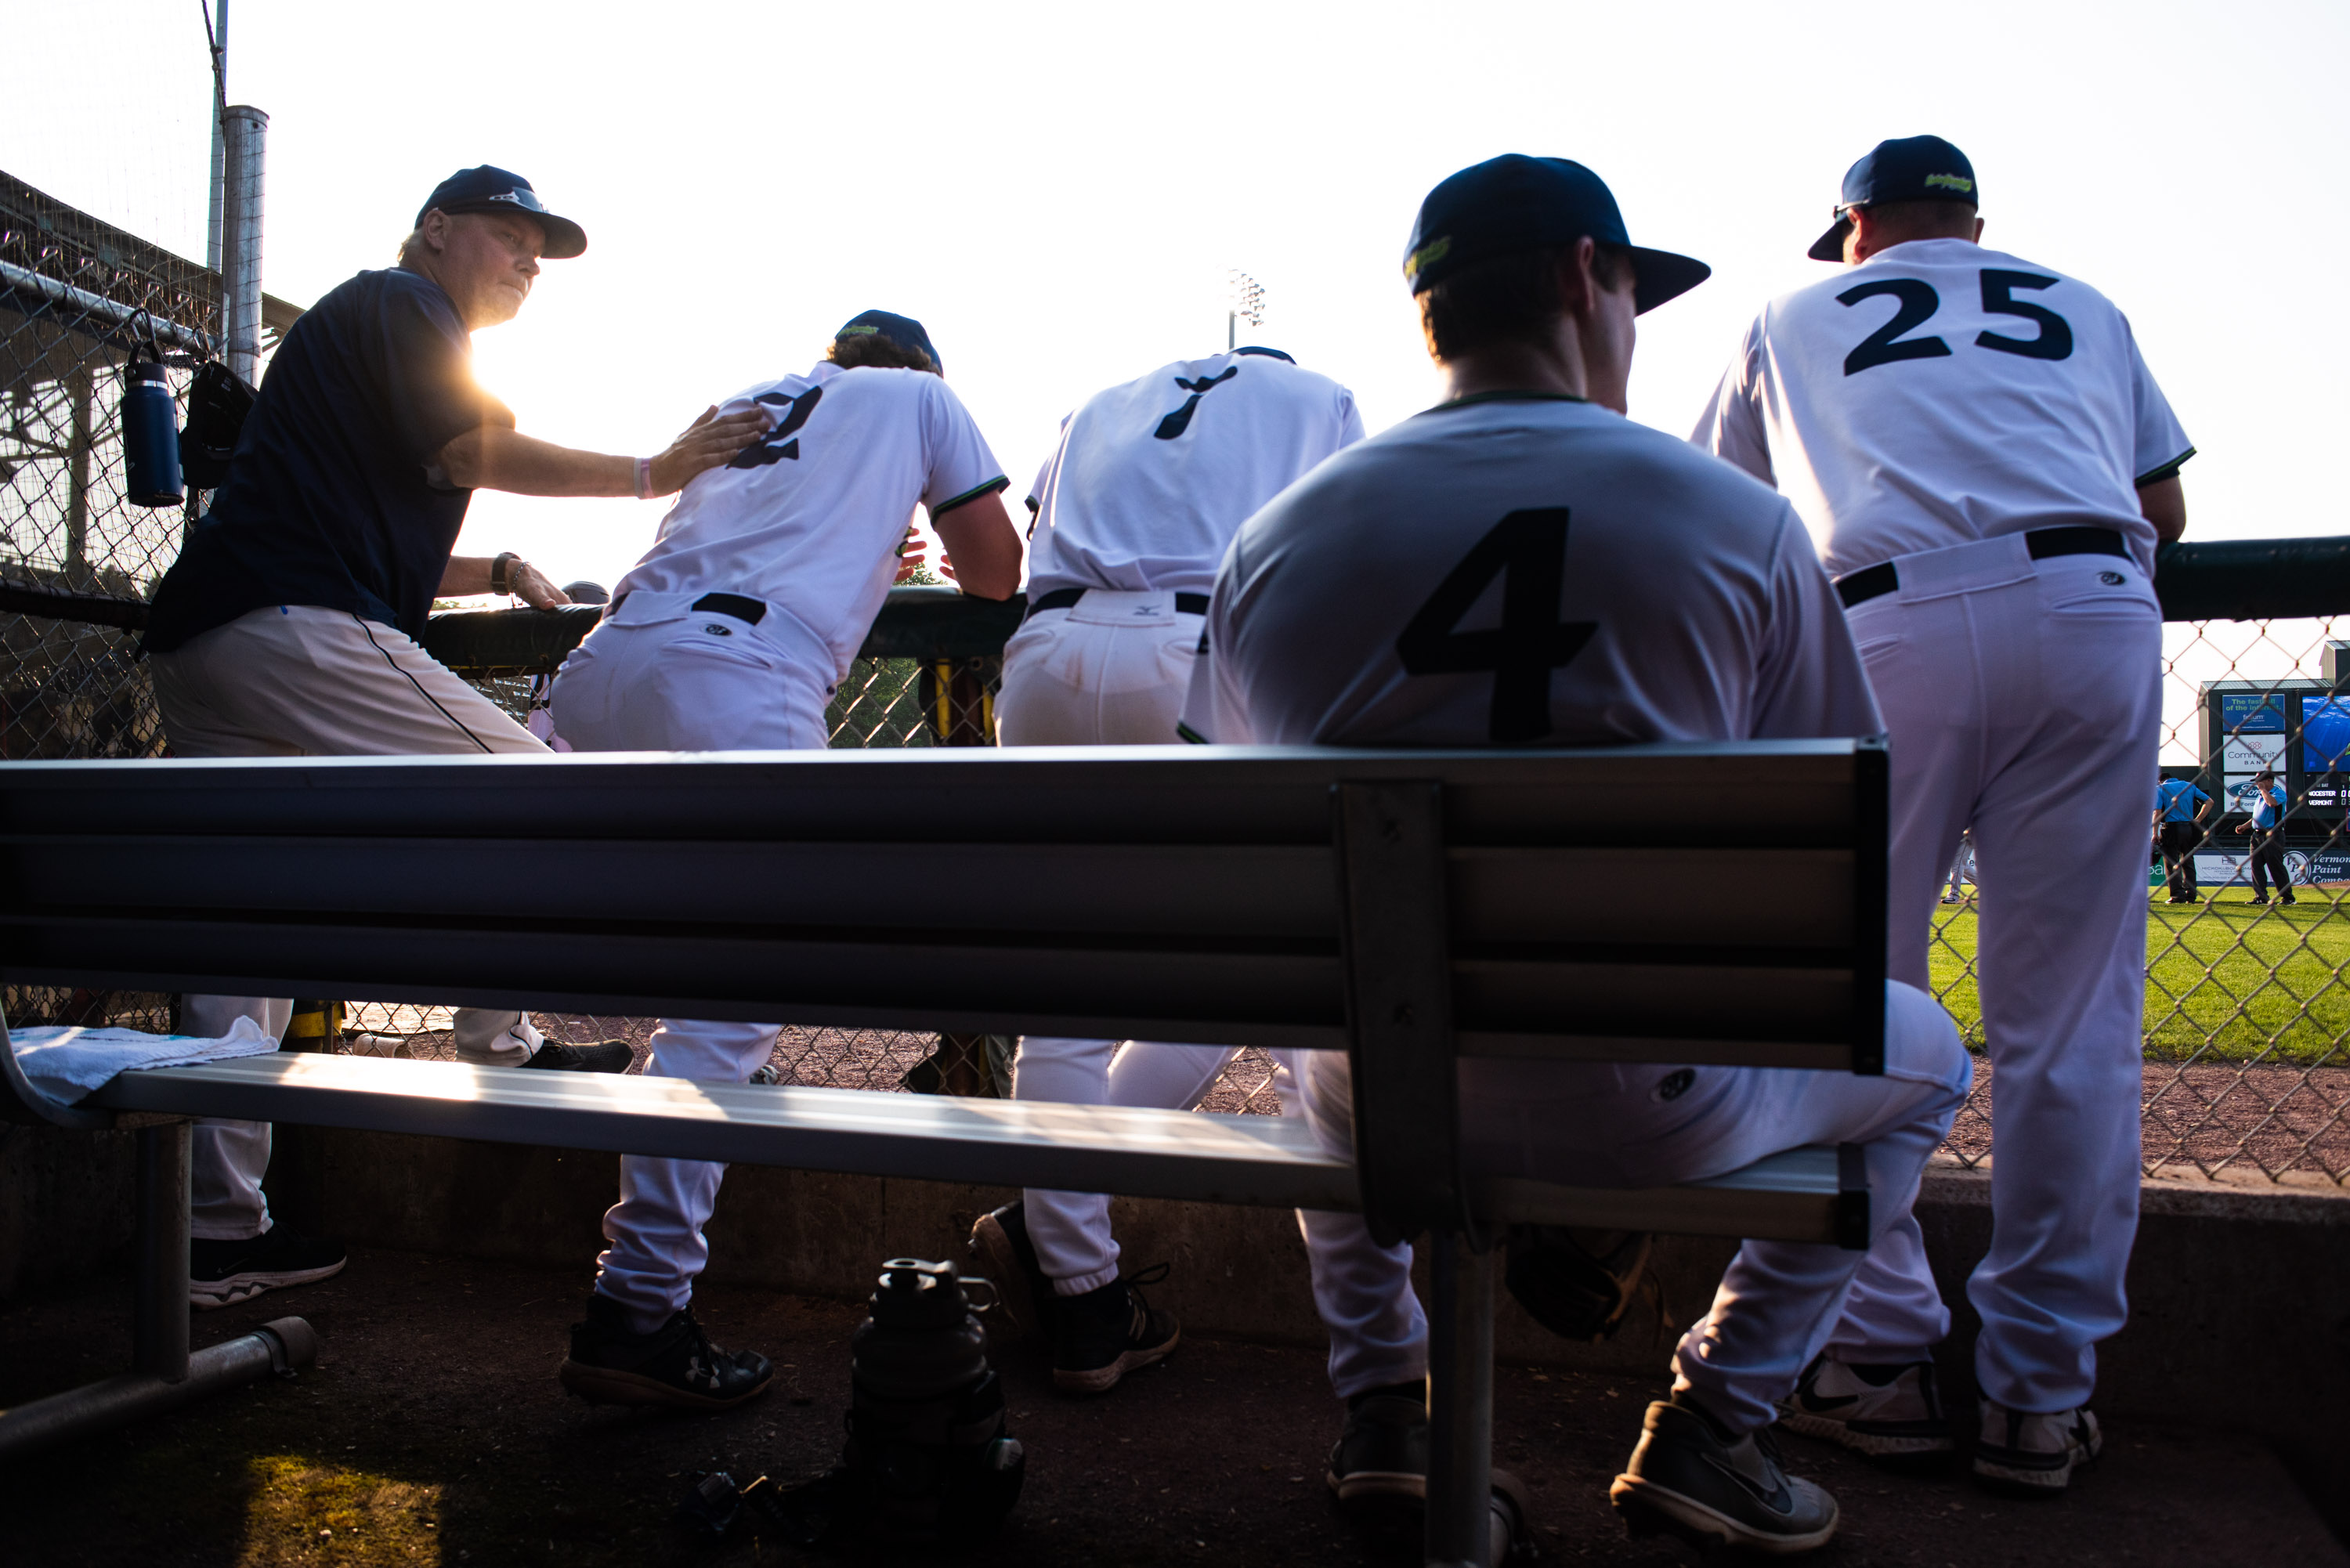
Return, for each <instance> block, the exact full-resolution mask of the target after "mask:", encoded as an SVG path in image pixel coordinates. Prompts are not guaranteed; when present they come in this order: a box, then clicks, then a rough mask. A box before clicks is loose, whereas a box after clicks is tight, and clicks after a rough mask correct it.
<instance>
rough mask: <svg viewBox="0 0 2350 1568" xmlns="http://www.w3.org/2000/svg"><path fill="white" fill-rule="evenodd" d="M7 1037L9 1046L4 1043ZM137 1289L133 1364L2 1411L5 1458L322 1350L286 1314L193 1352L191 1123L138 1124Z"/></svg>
mask: <svg viewBox="0 0 2350 1568" xmlns="http://www.w3.org/2000/svg"><path fill="white" fill-rule="evenodd" d="M0 1049H5V1044H0ZM138 1211H139V1231H138V1237H137V1240H136V1241H134V1242H133V1246H134V1247H135V1249H136V1251H137V1253H138V1283H137V1286H136V1289H137V1292H138V1294H137V1296H136V1298H135V1299H134V1300H133V1301H132V1303H131V1312H130V1364H131V1368H132V1370H130V1372H127V1373H125V1374H123V1375H122V1376H120V1377H108V1378H103V1379H101V1380H100V1381H99V1382H96V1383H87V1384H84V1385H83V1386H81V1387H79V1388H71V1389H68V1390H67V1391H66V1392H65V1393H63V1394H53V1395H51V1396H50V1397H48V1398H47V1399H36V1400H34V1401H33V1402H32V1403H31V1404H29V1405H19V1406H17V1407H16V1408H14V1409H10V1410H0V1459H12V1458H14V1457H16V1455H18V1454H25V1453H30V1452H32V1451H33V1450H34V1449H40V1448H45V1447H47V1445H49V1444H51V1443H57V1442H62V1441H64V1440H66V1439H67V1438H78V1437H81V1436H84V1435H85V1434H87V1433H90V1432H99V1431H103V1430H105V1429H106V1428H109V1427H119V1426H122V1425H124V1424H125V1423H127V1422H130V1421H134V1420H137V1419H139V1418H140V1417H144V1416H151V1415H155V1414H157V1413H159V1412H161V1411H164V1410H168V1409H171V1408H172V1407H174V1406H178V1405H185V1404H188V1403H190V1402H192V1401H193V1400H197V1399H201V1398H203V1397H204V1396H206V1395H208V1394H216V1393H218V1392H220V1391H221V1390H222V1389H224V1388H234V1387H236V1386H239V1385H240V1384H245V1383H251V1382H254V1381H255V1380H256V1379H258V1378H262V1377H266V1376H269V1375H270V1374H271V1373H273V1372H274V1373H276V1374H277V1375H278V1376H286V1377H290V1376H293V1375H294V1371H295V1368H296V1367H299V1366H309V1365H310V1363H311V1362H312V1361H314V1360H316V1359H317V1354H318V1341H317V1336H316V1335H315V1334H312V1333H311V1332H310V1325H309V1324H307V1323H304V1322H303V1321H302V1320H301V1319H300V1318H298V1317H281V1318H279V1319H277V1320H276V1321H275V1322H273V1323H267V1324H263V1325H262V1326H261V1327H259V1328H256V1329H255V1330H253V1331H252V1332H251V1333H250V1334H239V1335H238V1336H237V1337H236V1338H234V1339H232V1340H230V1341H228V1342H227V1343H226V1344H224V1345H211V1346H208V1347H206V1348H205V1349H203V1350H200V1351H197V1352H196V1353H195V1354H194V1355H189V1354H188V1124H187V1123H185V1122H172V1123H170V1124H168V1125H166V1126H163V1127H142V1128H140V1132H139V1192H138Z"/></svg>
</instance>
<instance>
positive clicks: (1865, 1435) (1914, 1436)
mask: <svg viewBox="0 0 2350 1568" xmlns="http://www.w3.org/2000/svg"><path fill="white" fill-rule="evenodd" d="M1779 1424H1780V1425H1781V1426H1783V1427H1784V1428H1787V1429H1788V1430H1789V1431H1791V1432H1801V1433H1803V1434H1804V1436H1805V1437H1807V1438H1825V1439H1826V1440H1827V1441H1829V1442H1831V1443H1841V1444H1843V1445H1844V1446H1845V1447H1846V1448H1847V1449H1852V1450H1854V1451H1855V1452H1856V1453H1863V1454H1866V1455H1868V1456H1870V1457H1871V1458H1872V1459H1913V1458H1918V1457H1922V1456H1927V1455H1934V1454H1947V1453H1949V1452H1950V1417H1949V1416H1948V1415H1946V1414H1944V1413H1943V1410H1942V1400H1941V1396H1940V1395H1939V1394H1938V1393H1937V1392H1936V1391H1935V1388H1934V1364H1933V1363H1932V1362H1930V1361H1911V1362H1903V1363H1898V1364H1895V1365H1890V1366H1846V1364H1845V1363H1843V1362H1841V1361H1831V1360H1830V1359H1828V1357H1827V1355H1826V1354H1825V1352H1823V1353H1822V1354H1820V1355H1815V1356H1814V1357H1812V1364H1811V1365H1810V1366H1807V1367H1805V1368H1804V1376H1803V1378H1802V1379H1801V1381H1799V1382H1797V1383H1796V1385H1795V1391H1794V1393H1793V1394H1790V1395H1789V1396H1787V1397H1785V1398H1784V1399H1782V1400H1780V1401H1779Z"/></svg>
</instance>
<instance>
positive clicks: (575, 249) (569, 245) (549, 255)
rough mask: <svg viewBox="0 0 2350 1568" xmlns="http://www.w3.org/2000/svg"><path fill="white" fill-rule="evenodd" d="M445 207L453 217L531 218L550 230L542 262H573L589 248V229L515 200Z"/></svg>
mask: <svg viewBox="0 0 2350 1568" xmlns="http://www.w3.org/2000/svg"><path fill="white" fill-rule="evenodd" d="M441 210H442V212H444V213H449V214H450V215H451V216H452V217H453V216H455V215H456V214H457V213H506V214H508V215H509V216H513V217H521V218H528V219H530V220H531V221H532V222H533V223H536V224H538V225H539V227H540V228H542V229H544V230H545V231H546V244H545V245H544V246H543V247H541V248H540V250H539V253H538V254H539V259H540V260H542V261H569V260H571V259H572V258H573V257H574V256H578V255H584V254H587V230H585V229H583V228H581V227H580V226H579V225H578V224H577V223H573V222H572V221H571V220H570V219H568V218H558V217H556V215H555V214H554V213H549V212H546V211H543V210H541V209H538V208H533V207H523V206H517V205H515V203H514V202H457V203H456V204H455V205H453V206H448V207H443V208H442V209H441Z"/></svg>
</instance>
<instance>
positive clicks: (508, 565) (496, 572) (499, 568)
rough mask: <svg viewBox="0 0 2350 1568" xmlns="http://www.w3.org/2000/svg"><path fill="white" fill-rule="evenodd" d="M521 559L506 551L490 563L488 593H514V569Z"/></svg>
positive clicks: (510, 551)
mask: <svg viewBox="0 0 2350 1568" xmlns="http://www.w3.org/2000/svg"><path fill="white" fill-rule="evenodd" d="M521 559H522V557H521V556H517V555H515V553H514V552H513V551H512V550H508V551H506V552H505V553H504V554H503V555H501V556H498V557H497V559H495V560H494V561H492V562H491V563H490V592H492V593H494V594H510V593H512V592H514V591H515V590H514V569H515V564H516V563H517V562H519V561H520V560H521Z"/></svg>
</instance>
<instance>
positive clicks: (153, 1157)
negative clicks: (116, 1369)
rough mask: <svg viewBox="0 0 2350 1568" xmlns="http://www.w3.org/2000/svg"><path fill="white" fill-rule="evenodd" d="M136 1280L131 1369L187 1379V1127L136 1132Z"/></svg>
mask: <svg viewBox="0 0 2350 1568" xmlns="http://www.w3.org/2000/svg"><path fill="white" fill-rule="evenodd" d="M137 1202H138V1205H139V1230H138V1249H139V1280H138V1284H137V1286H136V1289H137V1291H138V1294H137V1296H136V1297H135V1298H133V1300H132V1302H131V1308H130V1370H131V1371H132V1372H134V1373H143V1374H145V1375H146V1376H150V1377H154V1378H159V1379H161V1381H163V1382H165V1383H178V1382H182V1381H183V1380H184V1379H185V1378H186V1377H187V1376H188V1124H187V1123H186V1122H172V1123H170V1124H168V1125H166V1126H163V1127H141V1128H140V1129H139V1194H138V1199H137Z"/></svg>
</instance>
